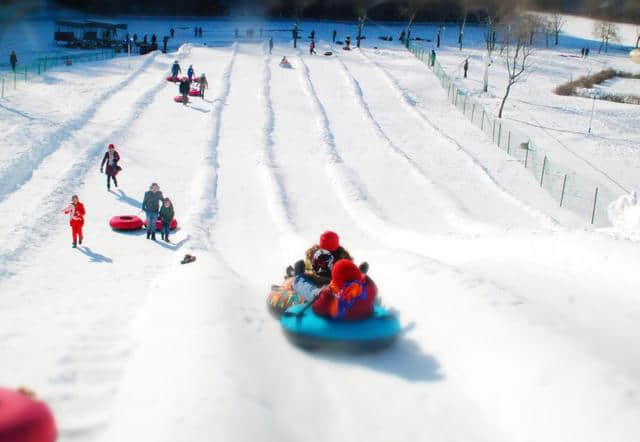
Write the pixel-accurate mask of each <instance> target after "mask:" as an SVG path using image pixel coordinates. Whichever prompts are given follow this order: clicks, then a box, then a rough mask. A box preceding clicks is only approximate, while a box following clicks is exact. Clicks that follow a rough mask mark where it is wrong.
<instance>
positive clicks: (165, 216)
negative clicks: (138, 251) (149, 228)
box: [160, 198, 175, 242]
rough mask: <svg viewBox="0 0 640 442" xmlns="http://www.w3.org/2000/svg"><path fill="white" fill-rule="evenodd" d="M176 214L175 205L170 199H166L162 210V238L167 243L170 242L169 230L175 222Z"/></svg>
mask: <svg viewBox="0 0 640 442" xmlns="http://www.w3.org/2000/svg"><path fill="white" fill-rule="evenodd" d="M174 215H175V213H174V211H173V204H172V203H171V200H170V199H169V198H165V199H164V200H163V201H162V207H161V208H160V220H161V221H162V231H161V232H160V236H161V238H162V239H164V240H165V241H166V242H171V241H169V230H170V227H171V221H173V217H174Z"/></svg>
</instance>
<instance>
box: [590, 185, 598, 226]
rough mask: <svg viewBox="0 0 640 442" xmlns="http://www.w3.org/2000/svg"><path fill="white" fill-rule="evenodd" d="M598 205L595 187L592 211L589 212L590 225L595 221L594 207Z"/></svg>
mask: <svg viewBox="0 0 640 442" xmlns="http://www.w3.org/2000/svg"><path fill="white" fill-rule="evenodd" d="M597 204H598V188H597V187H596V193H595V194H594V195H593V211H592V212H591V224H593V221H594V220H595V219H596V205H597Z"/></svg>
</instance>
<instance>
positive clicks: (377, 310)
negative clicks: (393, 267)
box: [280, 304, 401, 353]
mask: <svg viewBox="0 0 640 442" xmlns="http://www.w3.org/2000/svg"><path fill="white" fill-rule="evenodd" d="M305 305H306V304H304V305H294V306H292V307H290V308H289V309H287V311H286V312H285V314H283V315H282V318H281V319H280V324H281V325H282V329H283V331H284V333H285V335H286V336H287V338H288V339H289V341H291V342H292V343H293V344H294V345H297V346H298V347H302V348H304V349H309V350H312V349H323V350H329V351H338V352H347V353H359V352H371V351H378V350H382V349H383V348H386V347H388V346H389V345H391V344H393V342H394V341H395V340H396V338H397V337H398V336H399V335H400V331H401V329H400V322H399V321H398V318H397V317H396V316H395V315H393V314H391V313H390V312H389V311H388V310H386V309H385V308H384V307H381V306H379V305H375V306H374V307H373V315H372V316H371V317H369V318H367V319H363V320H360V321H338V320H334V319H329V318H323V317H321V316H318V315H316V314H315V313H314V312H313V309H311V308H308V309H307V310H306V311H305V312H304V313H302V315H300V316H296V315H297V314H298V313H299V312H300V311H301V310H302V309H303V308H304V307H305Z"/></svg>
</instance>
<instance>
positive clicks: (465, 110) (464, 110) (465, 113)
mask: <svg viewBox="0 0 640 442" xmlns="http://www.w3.org/2000/svg"><path fill="white" fill-rule="evenodd" d="M462 115H467V95H465V96H464V104H463V105H462Z"/></svg>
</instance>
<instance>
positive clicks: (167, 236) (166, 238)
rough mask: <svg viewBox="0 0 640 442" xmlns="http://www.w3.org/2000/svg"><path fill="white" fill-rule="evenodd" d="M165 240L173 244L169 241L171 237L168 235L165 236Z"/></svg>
mask: <svg viewBox="0 0 640 442" xmlns="http://www.w3.org/2000/svg"><path fill="white" fill-rule="evenodd" d="M164 240H165V241H166V242H171V241H169V235H168V234H167V235H165V236H164Z"/></svg>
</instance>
